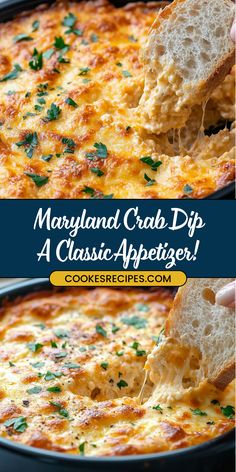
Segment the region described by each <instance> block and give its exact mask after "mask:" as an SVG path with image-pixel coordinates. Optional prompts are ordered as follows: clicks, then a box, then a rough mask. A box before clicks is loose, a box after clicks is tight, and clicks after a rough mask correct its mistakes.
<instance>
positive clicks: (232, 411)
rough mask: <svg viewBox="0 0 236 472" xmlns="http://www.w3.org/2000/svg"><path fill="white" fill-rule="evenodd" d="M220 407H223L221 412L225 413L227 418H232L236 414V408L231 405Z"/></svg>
mask: <svg viewBox="0 0 236 472" xmlns="http://www.w3.org/2000/svg"><path fill="white" fill-rule="evenodd" d="M220 409H221V412H222V413H223V415H224V416H226V418H229V419H230V420H231V419H232V418H233V417H234V415H235V408H234V407H233V406H231V405H227V406H222V407H221V408H220Z"/></svg>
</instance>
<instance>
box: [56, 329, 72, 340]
mask: <svg viewBox="0 0 236 472" xmlns="http://www.w3.org/2000/svg"><path fill="white" fill-rule="evenodd" d="M53 332H54V334H55V335H56V337H57V338H59V339H64V338H69V333H68V331H65V330H64V329H61V328H57V329H54V331H53Z"/></svg>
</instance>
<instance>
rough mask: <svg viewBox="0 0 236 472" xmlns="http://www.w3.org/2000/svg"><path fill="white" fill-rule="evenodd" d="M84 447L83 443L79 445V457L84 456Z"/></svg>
mask: <svg viewBox="0 0 236 472" xmlns="http://www.w3.org/2000/svg"><path fill="white" fill-rule="evenodd" d="M84 447H85V442H83V443H81V444H80V445H79V452H80V455H81V456H84Z"/></svg>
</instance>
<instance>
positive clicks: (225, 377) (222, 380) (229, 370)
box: [208, 362, 236, 390]
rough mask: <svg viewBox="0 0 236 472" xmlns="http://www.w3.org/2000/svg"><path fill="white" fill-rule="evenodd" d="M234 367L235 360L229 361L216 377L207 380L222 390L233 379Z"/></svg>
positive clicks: (235, 365)
mask: <svg viewBox="0 0 236 472" xmlns="http://www.w3.org/2000/svg"><path fill="white" fill-rule="evenodd" d="M235 367H236V364H235V362H229V364H228V365H227V366H226V367H224V369H222V370H221V371H220V373H219V374H218V376H217V377H215V378H213V379H209V380H208V381H209V382H210V383H212V384H213V385H215V387H217V388H218V389H219V390H224V389H225V388H226V387H227V385H229V383H230V382H232V380H234V379H235Z"/></svg>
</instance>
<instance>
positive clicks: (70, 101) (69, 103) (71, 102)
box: [65, 97, 78, 108]
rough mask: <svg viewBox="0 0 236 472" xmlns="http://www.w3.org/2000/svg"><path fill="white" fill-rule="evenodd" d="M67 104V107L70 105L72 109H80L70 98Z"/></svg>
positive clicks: (67, 99)
mask: <svg viewBox="0 0 236 472" xmlns="http://www.w3.org/2000/svg"><path fill="white" fill-rule="evenodd" d="M65 102H66V103H67V105H70V106H71V107H74V108H78V105H77V103H76V102H75V101H74V100H73V99H72V98H70V97H68V98H66V100H65Z"/></svg>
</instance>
